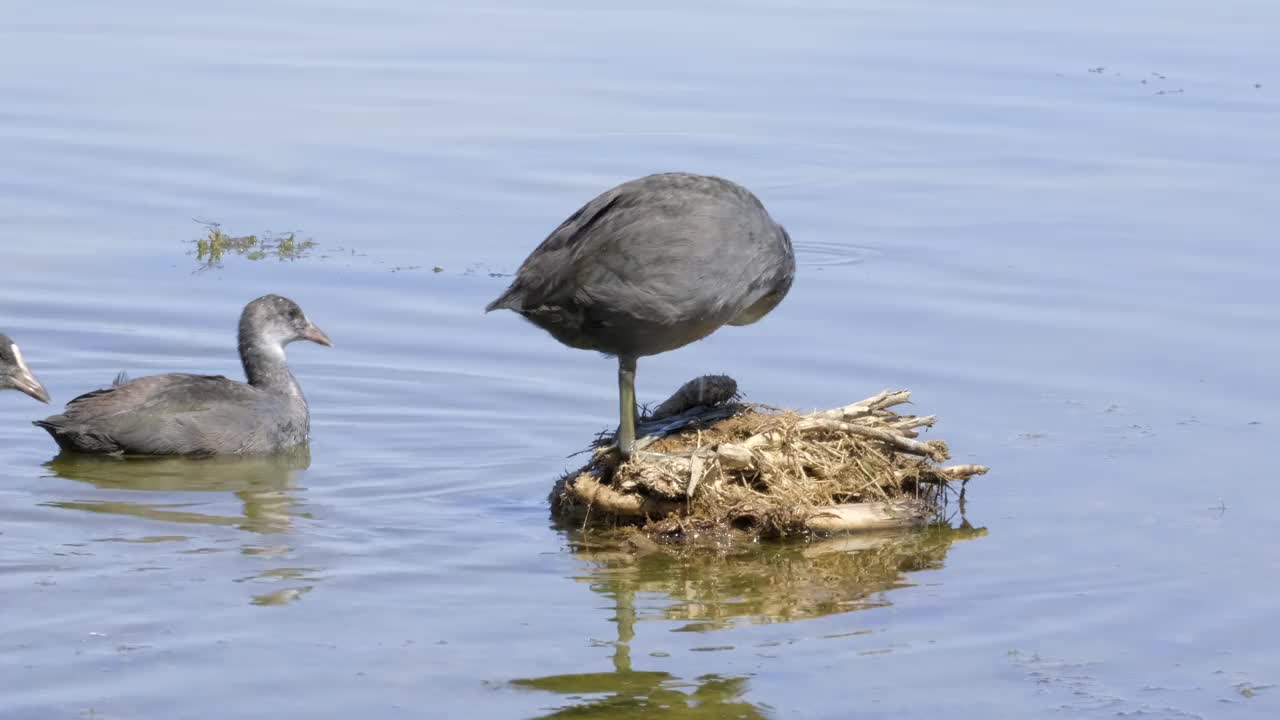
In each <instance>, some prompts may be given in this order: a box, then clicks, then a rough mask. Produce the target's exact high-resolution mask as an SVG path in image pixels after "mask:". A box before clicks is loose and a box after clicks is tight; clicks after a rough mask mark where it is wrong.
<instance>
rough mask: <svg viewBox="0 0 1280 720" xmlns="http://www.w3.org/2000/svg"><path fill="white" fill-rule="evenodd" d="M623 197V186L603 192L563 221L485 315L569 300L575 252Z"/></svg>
mask: <svg viewBox="0 0 1280 720" xmlns="http://www.w3.org/2000/svg"><path fill="white" fill-rule="evenodd" d="M625 193H626V187H625V186H622V187H618V188H614V189H612V190H609V191H607V192H604V193H602V194H600V195H598V196H597V197H595V198H594V199H592V200H591V201H590V202H588V203H587V204H586V205H583V206H582V207H580V208H578V210H577V211H575V212H574V213H573V214H572V215H570V216H569V217H567V218H565V220H564V222H562V223H560V225H559V227H557V228H556V229H555V230H552V231H551V234H550V235H548V236H547V237H546V239H544V240H543V241H542V242H541V243H540V244H539V245H538V247H537V248H535V249H534V251H533V252H532V253H530V254H529V257H527V258H525V261H524V262H523V263H521V264H520V269H519V270H517V271H516V277H515V280H513V281H512V282H511V285H510V287H508V288H507V289H506V291H505V292H503V293H502V295H500V296H498V298H497V299H496V300H494V301H493V302H491V303H489V305H488V306H486V307H485V312H490V311H492V310H498V309H508V310H515V311H517V312H520V311H522V310H531V309H534V308H538V307H542V306H555V305H559V304H561V303H563V302H566V301H568V300H570V299H571V298H572V296H573V282H574V279H575V276H576V272H575V268H574V267H573V262H574V256H575V250H576V249H577V248H579V247H580V246H581V245H582V244H583V243H584V241H587V240H589V238H590V237H592V236H591V230H592V228H594V227H595V226H596V224H597V223H599V222H601V221H604V220H606V219H607V218H608V217H609V214H610V211H611V210H612V209H613V208H614V206H615V205H617V204H618V203H619V202H620V201H622V199H623V196H624V195H625Z"/></svg>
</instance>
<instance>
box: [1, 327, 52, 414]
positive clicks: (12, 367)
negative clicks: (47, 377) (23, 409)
mask: <svg viewBox="0 0 1280 720" xmlns="http://www.w3.org/2000/svg"><path fill="white" fill-rule="evenodd" d="M0 390H17V391H19V392H22V393H26V394H27V395H30V396H31V397H33V398H35V399H37V400H39V401H40V402H42V403H47V402H49V391H48V390H45V389H44V385H41V384H40V381H39V380H37V379H36V376H35V373H32V372H31V368H29V367H27V363H26V361H25V360H23V359H22V351H21V350H19V349H18V343H16V342H14V341H13V340H11V339H10V338H9V336H8V335H5V334H4V333H0Z"/></svg>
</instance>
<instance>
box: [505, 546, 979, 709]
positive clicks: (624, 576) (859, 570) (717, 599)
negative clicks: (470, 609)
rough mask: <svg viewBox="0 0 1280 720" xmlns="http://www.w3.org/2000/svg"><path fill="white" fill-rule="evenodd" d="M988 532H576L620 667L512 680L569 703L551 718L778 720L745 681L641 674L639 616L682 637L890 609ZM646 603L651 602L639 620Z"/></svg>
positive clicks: (587, 580) (588, 579) (587, 576)
mask: <svg viewBox="0 0 1280 720" xmlns="http://www.w3.org/2000/svg"><path fill="white" fill-rule="evenodd" d="M986 532H987V531H986V529H985V528H975V527H973V526H971V525H969V524H968V523H967V522H964V521H962V522H961V524H960V526H959V527H957V528H951V527H947V526H938V527H933V528H929V529H927V530H924V531H921V532H913V533H896V534H876V535H872V534H864V535H857V536H847V537H837V538H830V539H826V540H820V541H816V542H812V543H805V544H797V543H788V544H773V545H770V544H760V545H752V546H748V547H740V548H734V549H732V550H728V551H722V552H714V551H709V550H707V549H696V550H695V549H679V548H670V547H662V546H653V545H651V544H644V545H640V546H639V547H638V548H637V547H636V546H631V547H628V546H627V545H626V544H625V542H620V541H617V540H614V539H610V540H605V541H600V540H598V539H592V538H588V537H587V536H584V535H581V534H579V533H575V532H570V533H568V535H569V538H568V542H569V544H570V546H571V547H573V548H574V554H575V555H576V556H577V557H578V558H579V559H581V560H583V561H584V563H585V566H586V573H584V574H583V575H582V576H580V577H579V578H578V580H580V581H582V582H584V583H587V585H588V586H589V587H590V588H591V590H592V591H593V592H596V593H599V594H601V595H605V596H608V597H610V598H612V599H613V602H614V617H613V622H614V624H615V626H616V627H617V641H616V642H615V643H614V644H613V646H614V653H613V658H612V662H613V671H612V672H601V673H582V674H573V675H555V676H551V677H543V678H530V679H520V680H514V681H512V683H511V684H512V685H513V686H515V687H519V688H525V689H530V690H542V691H546V692H553V693H557V694H559V695H561V696H563V697H564V698H565V699H566V700H569V701H570V703H571V704H569V705H567V706H565V707H561V708H557V709H556V710H553V711H552V712H551V713H550V714H547V715H544V716H543V717H544V718H562V717H563V718H567V717H574V718H594V717H599V718H605V717H634V718H642V717H655V718H656V717H662V718H678V719H679V718H683V719H685V720H694V719H697V720H703V719H706V720H711V719H712V718H715V719H721V718H741V719H743V720H752V719H755V718H765V717H769V716H770V715H771V713H770V712H769V711H768V709H767V708H766V707H764V706H760V705H756V704H753V703H751V702H749V701H747V700H745V699H744V696H745V695H746V694H747V692H748V690H749V678H747V677H725V676H720V675H701V676H699V677H697V678H694V679H692V680H682V679H680V678H678V677H676V676H675V675H672V674H671V673H667V672H661V671H641V670H635V669H633V667H632V662H631V643H632V641H633V639H634V637H635V632H636V621H637V619H642V620H645V621H650V622H652V621H666V622H667V623H675V625H674V626H670V625H669V626H668V627H666V628H664V629H665V630H669V631H674V632H708V631H714V630H723V629H726V628H730V627H732V626H734V625H735V624H740V623H760V624H768V623H779V622H788V621H794V620H803V619H809V618H816V617H822V616H827V615H835V614H839V613H849V612H853V611H857V610H863V609H867V608H872V607H881V606H884V605H888V604H889V603H890V601H889V598H888V595H889V592H890V591H891V590H893V589H895V588H900V587H907V586H910V585H911V583H910V581H909V580H908V577H907V573H909V572H912V571H917V570H926V569H931V568H939V567H942V565H943V561H944V560H945V558H946V554H947V551H948V550H949V549H950V547H951V545H952V544H953V543H954V542H956V541H958V540H965V539H970V538H976V537H981V536H983V535H985V534H986ZM637 596H640V597H643V598H645V607H643V608H642V612H641V613H637V608H636V598H637ZM654 598H657V599H656V600H655V599H654ZM849 634H851V635H858V634H860V633H857V632H854V633H849Z"/></svg>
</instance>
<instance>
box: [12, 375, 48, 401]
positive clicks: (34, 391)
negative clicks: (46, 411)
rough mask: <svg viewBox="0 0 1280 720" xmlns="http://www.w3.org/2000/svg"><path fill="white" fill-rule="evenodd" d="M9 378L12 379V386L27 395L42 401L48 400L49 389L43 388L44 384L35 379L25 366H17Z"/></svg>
mask: <svg viewBox="0 0 1280 720" xmlns="http://www.w3.org/2000/svg"><path fill="white" fill-rule="evenodd" d="M9 379H10V380H12V381H13V385H14V387H16V388H17V389H18V390H20V391H21V392H23V393H26V394H27V395H30V396H31V397H33V398H35V399H37V400H39V401H40V402H42V403H46V404H47V403H48V402H49V391H48V390H45V389H44V385H41V384H40V381H39V380H37V379H36V376H35V375H32V374H31V371H30V370H28V369H26V368H18V370H16V371H15V372H14V373H13V374H12V375H10V376H9Z"/></svg>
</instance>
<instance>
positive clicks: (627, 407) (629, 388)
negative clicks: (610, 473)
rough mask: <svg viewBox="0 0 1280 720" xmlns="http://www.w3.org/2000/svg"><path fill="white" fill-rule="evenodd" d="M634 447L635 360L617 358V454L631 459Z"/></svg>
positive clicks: (624, 458)
mask: <svg viewBox="0 0 1280 720" xmlns="http://www.w3.org/2000/svg"><path fill="white" fill-rule="evenodd" d="M635 445H636V359H635V358H628V357H620V358H618V452H619V453H620V454H621V455H622V459H623V460H626V459H628V458H630V457H631V451H632V450H633V449H634V448H635Z"/></svg>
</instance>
